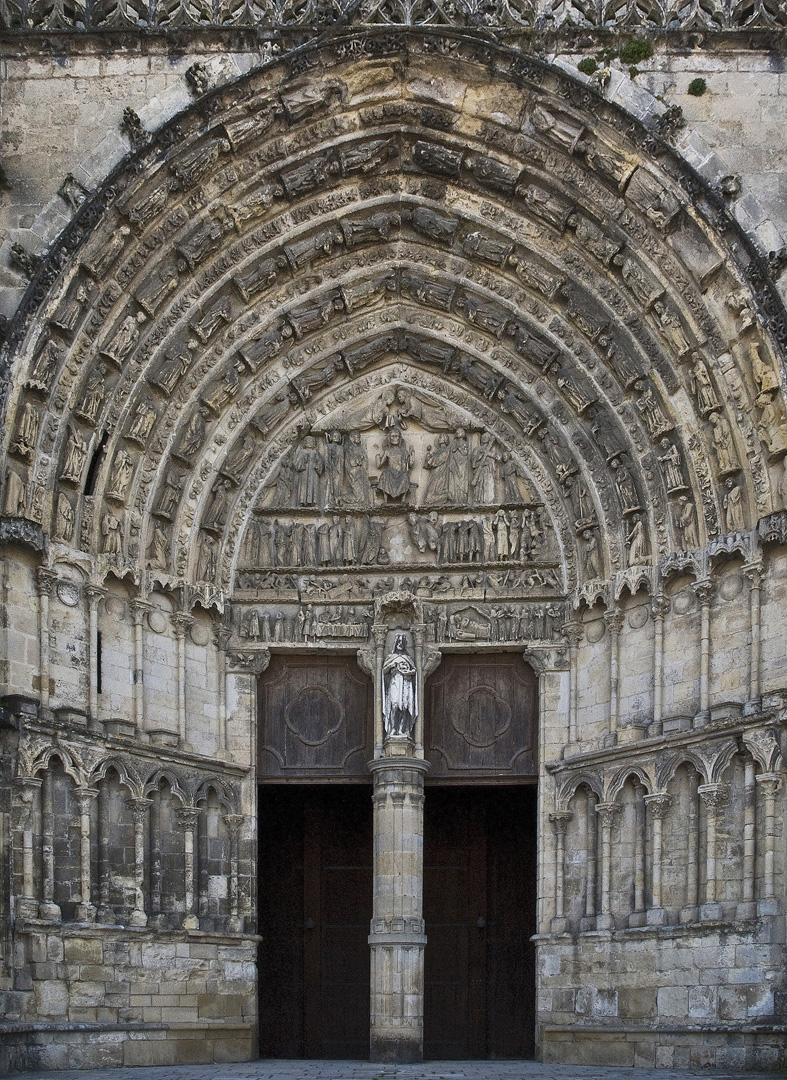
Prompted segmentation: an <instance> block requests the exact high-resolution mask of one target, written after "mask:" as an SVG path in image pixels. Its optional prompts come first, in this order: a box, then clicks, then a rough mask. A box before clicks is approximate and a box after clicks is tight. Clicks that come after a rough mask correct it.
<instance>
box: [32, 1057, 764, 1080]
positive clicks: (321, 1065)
mask: <svg viewBox="0 0 787 1080" xmlns="http://www.w3.org/2000/svg"><path fill="white" fill-rule="evenodd" d="M22 1075H23V1076H24V1078H25V1080H773V1075H774V1074H773V1073H760V1072H757V1073H754V1072H746V1073H743V1072H730V1071H728V1070H724V1071H711V1070H682V1069H681V1070H672V1069H632V1068H602V1067H595V1066H577V1065H541V1064H539V1063H538V1062H534V1061H462V1062H451V1064H450V1065H445V1066H443V1065H442V1064H437V1063H433V1062H424V1063H423V1064H421V1065H379V1064H374V1063H371V1062H363V1061H271V1060H260V1061H254V1062H243V1063H242V1064H238V1065H197V1066H192V1065H177V1066H165V1067H161V1068H138V1069H67V1070H58V1071H53V1072H28V1073H24V1074H22Z"/></svg>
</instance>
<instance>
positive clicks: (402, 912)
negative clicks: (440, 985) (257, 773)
mask: <svg viewBox="0 0 787 1080" xmlns="http://www.w3.org/2000/svg"><path fill="white" fill-rule="evenodd" d="M373 638H374V642H375V645H374V651H373V654H371V651H370V652H369V653H365V654H364V657H363V661H364V664H365V666H366V667H367V670H373V671H374V673H375V675H376V676H377V678H376V679H375V690H374V693H375V717H376V718H380V720H381V725H380V726H381V728H382V731H380V729H379V728H378V730H377V736H378V737H380V738H381V742H382V747H381V752H380V754H379V756H377V757H375V759H374V760H373V761H371V762H370V763H369V769H370V770H371V773H372V777H373V783H374V794H373V796H372V802H373V806H374V903H373V915H372V924H371V932H370V934H369V945H370V948H371V981H372V993H371V1041H370V1051H371V1060H372V1061H385V1062H396V1063H406V1062H415V1061H422V1060H423V1015H424V1005H423V996H424V946H425V945H426V935H425V933H424V922H423V828H424V821H423V813H424V778H425V776H426V773H427V771H428V769H429V764H428V762H426V761H424V759H423V746H422V743H423V739H422V737H421V733H420V725H418V721H419V717H420V716H422V715H423V682H424V678H425V676H426V674H427V673H428V671H429V670H433V669H434V668H435V667H437V663H438V662H439V659H440V654H439V652H437V650H434V649H427V648H426V646H425V643H424V627H423V626H422V625H421V624H420V623H416V624H415V625H414V627H413V631H412V632H409V631H405V630H392V631H387V632H386V628H385V626H383V625H380V624H377V625H375V626H374V627H373ZM375 741H377V740H375Z"/></svg>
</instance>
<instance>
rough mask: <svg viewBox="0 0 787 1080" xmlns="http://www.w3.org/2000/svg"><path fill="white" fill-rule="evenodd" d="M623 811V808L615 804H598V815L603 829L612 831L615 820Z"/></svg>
mask: <svg viewBox="0 0 787 1080" xmlns="http://www.w3.org/2000/svg"><path fill="white" fill-rule="evenodd" d="M622 809H623V807H622V806H620V805H619V804H618V803H614V802H605V803H602V802H600V803H596V813H597V814H598V819H599V821H600V822H601V827H602V828H603V829H611V828H612V826H613V825H614V824H615V818H616V817H617V816H618V814H619V813H620V812H621V810H622Z"/></svg>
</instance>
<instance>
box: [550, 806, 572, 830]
mask: <svg viewBox="0 0 787 1080" xmlns="http://www.w3.org/2000/svg"><path fill="white" fill-rule="evenodd" d="M573 819H574V815H573V813H572V812H571V811H570V810H555V811H553V812H552V813H550V815H549V820H550V821H551V822H552V828H553V829H554V831H555V836H565V835H566V829H567V828H568V825H569V822H570V821H573Z"/></svg>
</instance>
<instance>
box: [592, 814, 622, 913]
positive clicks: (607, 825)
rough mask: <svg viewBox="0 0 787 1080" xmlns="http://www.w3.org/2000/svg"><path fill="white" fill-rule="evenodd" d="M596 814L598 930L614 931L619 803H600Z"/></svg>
mask: <svg viewBox="0 0 787 1080" xmlns="http://www.w3.org/2000/svg"><path fill="white" fill-rule="evenodd" d="M596 813H597V814H598V816H599V820H600V822H601V911H600V912H599V913H598V916H597V917H596V929H597V930H612V929H613V928H614V925H615V922H614V919H613V918H612V912H611V910H610V893H611V890H612V827H613V825H614V824H615V817H616V816H617V814H619V813H620V807H619V806H618V804H617V803H611V802H609V803H598V804H597V805H596Z"/></svg>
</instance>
